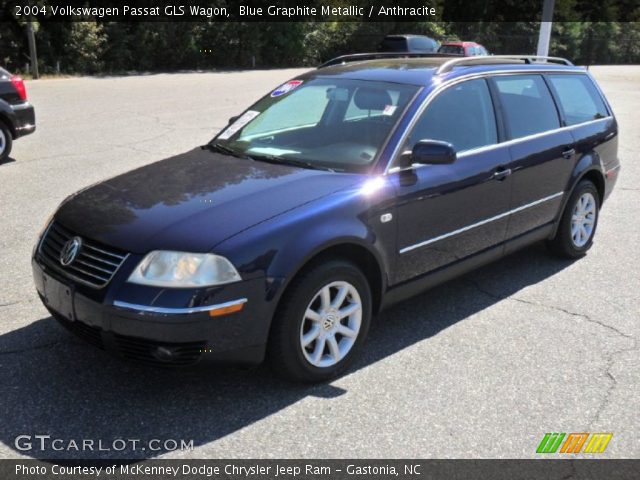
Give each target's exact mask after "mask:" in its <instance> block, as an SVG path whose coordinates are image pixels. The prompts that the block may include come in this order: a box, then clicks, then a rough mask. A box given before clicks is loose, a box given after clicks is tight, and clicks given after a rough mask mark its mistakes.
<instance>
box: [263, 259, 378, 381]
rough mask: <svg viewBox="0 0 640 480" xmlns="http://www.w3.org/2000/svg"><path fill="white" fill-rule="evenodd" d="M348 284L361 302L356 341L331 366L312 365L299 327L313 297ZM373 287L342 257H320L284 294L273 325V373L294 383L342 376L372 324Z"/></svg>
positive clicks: (269, 352)
mask: <svg viewBox="0 0 640 480" xmlns="http://www.w3.org/2000/svg"><path fill="white" fill-rule="evenodd" d="M340 280H343V281H347V282H349V283H350V284H351V285H353V286H354V287H355V288H356V289H357V290H358V294H359V295H360V299H361V300H362V321H361V325H360V331H359V333H358V337H357V340H356V342H355V344H354V345H353V347H352V348H351V350H350V351H349V353H348V354H347V355H346V356H345V358H344V359H342V360H341V361H340V362H339V363H337V364H336V365H334V366H332V367H327V368H319V367H316V366H314V365H311V364H310V363H309V362H308V361H307V360H306V359H305V357H304V354H303V353H302V346H301V345H300V337H299V336H300V327H301V322H302V321H303V319H304V313H305V312H306V309H307V306H308V305H309V302H311V300H312V299H313V296H314V295H315V294H316V293H317V292H318V291H319V290H320V288H322V287H323V286H324V285H327V284H328V283H330V282H334V281H340ZM371 304H372V300H371V288H370V287H369V282H368V281H367V278H366V277H365V276H364V274H363V273H362V272H361V271H360V269H358V267H356V266H355V265H354V264H353V263H351V262H349V261H347V260H343V259H339V258H321V259H318V260H317V261H315V262H313V263H312V264H310V265H308V266H307V267H305V268H304V270H303V271H302V272H301V273H300V274H298V275H297V276H296V277H295V278H294V279H293V280H292V281H291V284H290V285H289V287H288V288H287V290H286V291H285V293H284V295H283V298H282V300H281V301H280V304H279V306H278V309H277V311H276V314H275V316H274V318H273V323H272V325H271V332H270V335H269V344H268V347H267V358H268V361H269V363H270V365H271V367H272V369H273V371H274V372H275V373H276V374H277V375H278V376H280V377H283V378H285V379H287V380H290V381H294V382H305V383H311V382H322V381H326V380H329V379H331V378H334V377H336V376H337V375H339V374H340V373H342V372H343V371H344V370H345V368H347V366H348V365H349V363H351V361H352V359H353V358H354V357H356V356H357V353H358V351H359V350H360V349H361V347H362V344H363V343H364V341H365V339H366V337H367V333H368V331H369V326H370V324H371V308H372V305H371Z"/></svg>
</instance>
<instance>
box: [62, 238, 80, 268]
mask: <svg viewBox="0 0 640 480" xmlns="http://www.w3.org/2000/svg"><path fill="white" fill-rule="evenodd" d="M81 248H82V239H81V238H80V237H73V238H72V239H70V240H67V242H66V243H65V244H64V245H63V246H62V250H60V264H61V265H62V266H63V267H66V266H67V265H71V264H72V263H73V261H74V260H75V259H76V257H77V256H78V254H79V253H80V249H81Z"/></svg>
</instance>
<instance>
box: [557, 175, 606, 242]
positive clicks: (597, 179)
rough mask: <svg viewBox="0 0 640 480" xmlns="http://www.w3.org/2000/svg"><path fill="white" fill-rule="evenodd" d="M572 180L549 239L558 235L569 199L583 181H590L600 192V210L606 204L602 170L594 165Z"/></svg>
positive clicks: (574, 176)
mask: <svg viewBox="0 0 640 480" xmlns="http://www.w3.org/2000/svg"><path fill="white" fill-rule="evenodd" d="M572 178H573V181H572V183H571V186H570V188H569V189H568V190H567V191H566V193H565V195H564V199H563V201H562V204H561V205H560V209H559V210H558V218H557V219H556V224H555V226H554V228H553V233H552V234H551V235H550V236H549V239H552V238H555V236H556V234H557V233H558V227H559V226H560V220H561V218H562V214H563V213H564V211H565V209H566V208H567V203H568V202H569V199H570V198H571V195H572V194H573V192H574V190H575V189H576V187H577V186H578V185H580V182H582V181H583V180H588V181H589V182H591V183H593V184H594V185H595V187H596V190H597V191H598V201H599V204H600V208H602V203H603V202H604V175H603V174H602V172H601V171H600V169H599V168H598V167H596V166H595V165H594V166H592V167H591V168H589V169H586V170H584V171H582V172H580V173H579V174H577V175H573V176H572Z"/></svg>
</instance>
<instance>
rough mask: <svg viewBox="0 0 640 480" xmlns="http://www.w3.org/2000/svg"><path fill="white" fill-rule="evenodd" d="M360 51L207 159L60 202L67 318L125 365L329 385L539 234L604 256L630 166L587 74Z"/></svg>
mask: <svg viewBox="0 0 640 480" xmlns="http://www.w3.org/2000/svg"><path fill="white" fill-rule="evenodd" d="M373 55H375V54H373ZM362 58H363V57H362V56H361V55H360V56H354V57H345V58H342V59H341V60H340V61H339V62H338V63H340V64H339V65H334V66H330V67H324V68H319V69H317V70H314V71H311V72H308V73H305V74H304V75H301V76H299V77H297V78H296V79H294V80H291V81H289V82H287V83H285V84H284V85H281V86H280V87H277V88H276V89H274V90H272V91H271V92H270V93H268V94H267V95H266V96H265V97H263V98H262V99H261V100H259V101H258V102H257V103H256V104H254V105H253V106H251V107H250V108H249V109H248V110H246V111H245V112H244V113H242V114H241V115H240V116H238V117H234V118H233V119H232V121H231V122H230V123H229V125H228V126H227V127H226V128H225V129H224V130H222V132H220V133H219V134H218V135H217V136H216V137H215V138H214V139H213V140H212V141H211V142H210V143H209V144H207V145H205V146H203V147H198V148H195V149H193V150H191V151H189V152H187V153H184V154H181V155H178V156H175V157H172V158H169V159H166V160H162V161H160V162H157V163H154V164H151V165H147V166H145V167H142V168H139V169H137V170H134V171H132V172H129V173H126V174H123V175H120V176H117V177H115V178H112V179H110V180H106V181H105V182H103V183H100V184H97V185H94V186H92V187H89V188H87V189H85V190H83V191H81V192H79V193H77V194H75V195H72V196H71V197H69V198H68V199H66V200H65V201H64V202H63V203H62V205H61V206H60V207H59V209H58V210H57V212H56V213H55V215H54V216H53V218H52V220H51V221H50V222H49V223H48V225H47V226H46V228H45V230H44V233H43V234H42V235H41V238H40V239H39V241H38V243H37V245H36V247H35V250H34V254H33V262H32V264H33V273H34V278H35V284H36V287H37V290H38V292H39V294H40V296H41V298H42V300H43V302H44V304H45V305H46V307H47V308H48V309H49V311H50V312H51V314H52V315H53V316H54V317H55V318H56V319H58V320H59V321H60V322H61V323H62V324H63V325H65V326H67V327H68V328H69V329H70V330H72V331H74V332H75V333H77V334H78V335H79V336H80V337H82V338H84V339H85V340H86V341H88V342H90V343H92V344H93V345H95V346H97V347H99V348H103V349H106V350H109V351H112V352H115V353H117V354H118V355H120V356H121V357H124V358H128V359H133V360H137V361H141V362H146V363H151V364H159V365H188V364H193V363H197V362H204V361H205V360H215V361H222V360H226V361H232V362H245V363H257V362H261V361H262V360H263V358H264V357H265V355H266V356H267V357H268V358H269V360H270V361H271V363H272V365H273V366H274V367H275V369H276V371H278V372H279V373H281V374H283V375H285V376H287V377H288V378H292V379H296V380H303V381H319V380H324V379H327V378H331V377H332V376H334V375H336V374H338V373H339V372H340V371H342V370H343V369H344V368H345V366H346V365H347V364H348V363H349V361H350V360H352V358H353V357H354V355H355V354H356V352H357V351H358V350H360V349H361V348H362V347H363V344H364V341H365V337H366V335H367V330H368V329H369V325H370V322H371V318H372V316H373V315H375V314H376V313H378V312H380V311H381V310H383V309H384V308H385V307H386V306H388V305H390V304H392V303H394V302H397V301H399V300H402V299H404V298H407V297H409V296H411V295H415V294H416V293H418V292H421V291H423V290H424V289H426V288H428V287H431V286H433V285H435V284H437V283H440V282H442V281H444V280H447V279H449V278H451V277H453V276H455V275H459V274H461V273H463V272H466V271H468V270H470V269H472V268H474V267H477V266H479V265H482V264H484V263H487V262H489V261H492V260H496V259H499V258H501V257H503V256H504V255H507V254H509V253H511V252H513V251H514V250H516V249H519V248H521V247H524V246H525V245H529V244H531V243H533V242H537V241H543V240H546V241H547V243H548V245H549V247H550V248H551V250H552V251H553V252H556V253H557V254H560V255H562V256H565V257H570V258H576V257H580V256H582V255H584V254H585V252H586V251H587V250H589V248H590V247H591V245H592V242H593V236H594V233H595V230H596V226H597V222H598V216H599V212H600V208H601V207H602V204H603V202H604V201H605V199H606V198H607V196H608V195H609V194H610V192H611V190H612V188H613V186H614V184H615V182H616V179H617V174H618V171H619V167H620V164H619V161H618V157H617V149H618V126H617V124H616V119H615V118H614V116H613V112H612V111H611V108H610V106H609V105H608V103H607V101H606V99H605V98H604V96H603V94H602V92H601V91H600V89H599V88H598V86H597V85H596V83H595V81H594V80H593V78H592V77H591V76H590V74H589V73H588V72H587V71H585V70H584V69H583V68H578V67H574V66H573V65H571V64H570V63H569V62H567V61H564V60H560V61H558V62H557V63H554V62H555V60H554V59H548V61H545V62H539V61H537V58H536V59H534V58H531V57H509V58H502V57H475V58H466V57H464V58H463V57H459V58H453V59H451V58H442V57H439V58H384V59H377V60H370V61H364V60H362ZM350 59H353V60H355V61H350Z"/></svg>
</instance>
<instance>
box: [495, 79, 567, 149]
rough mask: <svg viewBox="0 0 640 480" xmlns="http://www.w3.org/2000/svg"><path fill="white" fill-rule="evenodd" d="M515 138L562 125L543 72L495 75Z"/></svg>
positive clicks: (507, 119) (501, 101)
mask: <svg viewBox="0 0 640 480" xmlns="http://www.w3.org/2000/svg"><path fill="white" fill-rule="evenodd" d="M493 81H494V82H495V84H496V87H497V89H498V94H499V96H500V103H501V104H502V108H503V110H504V113H505V117H506V122H507V126H508V128H509V131H510V133H511V138H519V137H526V136H527V135H533V134H536V133H541V132H545V131H547V130H553V129H554V128H559V127H560V120H559V119H558V112H557V111H556V107H555V104H554V103H553V98H552V97H551V93H550V92H549V89H548V88H547V85H546V84H545V83H544V80H543V79H542V77H541V76H540V75H513V76H505V77H503V76H499V77H494V78H493Z"/></svg>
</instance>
